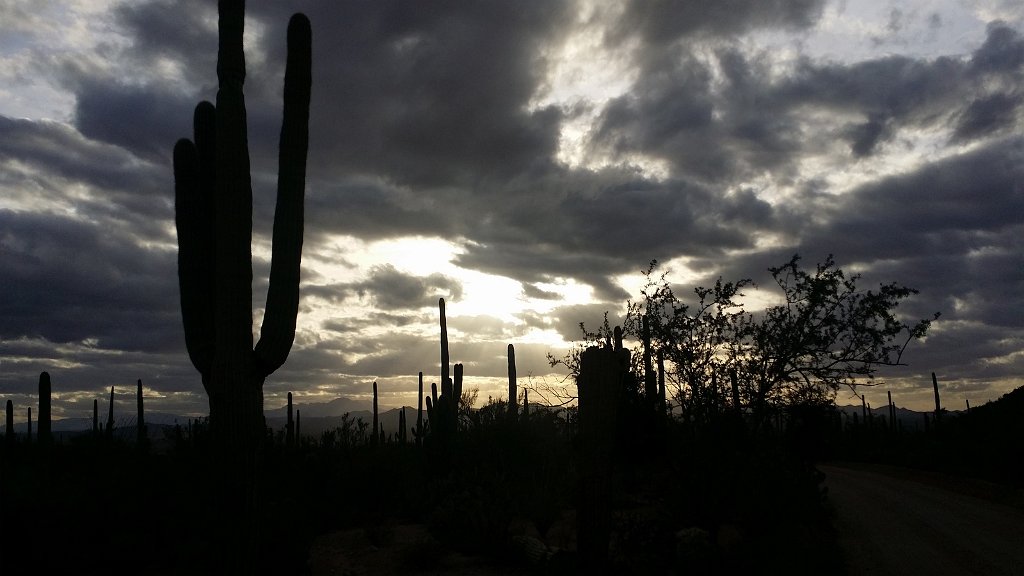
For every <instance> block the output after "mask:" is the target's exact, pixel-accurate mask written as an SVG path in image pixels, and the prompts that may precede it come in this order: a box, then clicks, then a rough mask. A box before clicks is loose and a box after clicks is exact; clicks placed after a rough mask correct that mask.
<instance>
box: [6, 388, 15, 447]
mask: <svg viewBox="0 0 1024 576" xmlns="http://www.w3.org/2000/svg"><path fill="white" fill-rule="evenodd" d="M4 439H5V440H6V442H7V444H8V445H10V444H13V443H14V402H12V401H11V400H10V399H9V398H8V399H7V421H6V423H5V427H4Z"/></svg>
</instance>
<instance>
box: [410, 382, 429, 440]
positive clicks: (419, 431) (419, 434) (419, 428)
mask: <svg viewBox="0 0 1024 576" xmlns="http://www.w3.org/2000/svg"><path fill="white" fill-rule="evenodd" d="M412 435H413V436H415V437H416V445H417V446H422V445H423V437H424V436H425V435H426V431H425V430H424V429H423V372H420V392H419V399H418V400H417V404H416V428H415V429H414V430H413V431H412Z"/></svg>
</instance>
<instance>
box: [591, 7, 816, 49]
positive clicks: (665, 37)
mask: <svg viewBox="0 0 1024 576" xmlns="http://www.w3.org/2000/svg"><path fill="white" fill-rule="evenodd" d="M823 6H824V2H822V1H821V0H768V1H764V0H725V1H721V2H702V1H700V0H683V1H675V0H658V1H656V2H649V1H644V0H632V1H630V2H628V3H627V4H626V10H625V13H624V14H623V16H622V17H621V18H620V19H619V20H618V22H617V24H616V26H615V27H614V28H613V29H612V31H611V32H610V34H609V37H610V38H613V39H618V38H622V37H625V36H631V35H633V34H634V33H637V32H639V35H640V36H641V37H642V38H643V39H644V40H646V41H647V42H649V43H652V44H659V45H661V44H666V43H671V42H673V41H675V40H677V39H679V38H680V37H683V36H688V35H692V34H695V33H704V34H707V35H714V36H718V35H726V36H731V35H735V34H740V33H743V32H746V31H748V30H751V29H755V28H806V27H808V26H810V25H812V24H813V23H814V22H815V21H816V20H817V19H818V17H819V16H820V15H821V10H822V7H823Z"/></svg>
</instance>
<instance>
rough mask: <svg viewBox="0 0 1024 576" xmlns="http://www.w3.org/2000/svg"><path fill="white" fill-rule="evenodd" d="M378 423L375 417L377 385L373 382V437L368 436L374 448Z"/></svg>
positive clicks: (378, 420)
mask: <svg viewBox="0 0 1024 576" xmlns="http://www.w3.org/2000/svg"><path fill="white" fill-rule="evenodd" d="M379 422H380V419H379V418H378V417H377V383H376V382H374V383H373V435H372V436H370V438H371V440H370V443H371V444H373V445H374V446H376V445H377V437H378V433H377V431H378V430H379V428H380V424H379Z"/></svg>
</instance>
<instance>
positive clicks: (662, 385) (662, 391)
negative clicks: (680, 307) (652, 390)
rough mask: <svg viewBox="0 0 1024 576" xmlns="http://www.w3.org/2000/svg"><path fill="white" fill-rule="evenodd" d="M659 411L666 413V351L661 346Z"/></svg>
mask: <svg viewBox="0 0 1024 576" xmlns="http://www.w3.org/2000/svg"><path fill="white" fill-rule="evenodd" d="M737 397H738V396H737ZM736 404H737V405H739V403H738V402H737V403H736ZM658 413H659V414H660V415H664V414H665V351H664V350H663V349H661V348H658Z"/></svg>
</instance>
